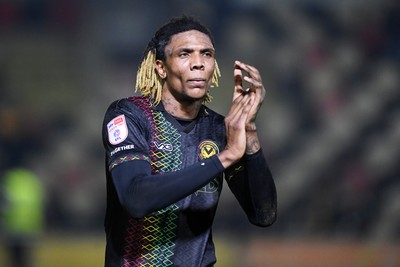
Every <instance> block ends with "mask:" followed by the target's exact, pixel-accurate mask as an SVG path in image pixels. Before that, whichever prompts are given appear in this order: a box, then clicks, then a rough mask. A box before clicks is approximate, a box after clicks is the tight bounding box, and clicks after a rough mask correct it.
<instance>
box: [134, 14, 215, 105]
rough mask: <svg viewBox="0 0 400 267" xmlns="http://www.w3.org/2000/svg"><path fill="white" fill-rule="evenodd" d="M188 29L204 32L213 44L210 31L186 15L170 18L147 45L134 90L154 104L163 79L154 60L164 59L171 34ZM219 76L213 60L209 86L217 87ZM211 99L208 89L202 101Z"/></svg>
mask: <svg viewBox="0 0 400 267" xmlns="http://www.w3.org/2000/svg"><path fill="white" fill-rule="evenodd" d="M190 30H197V31H200V32H202V33H204V34H206V35H207V36H208V37H209V38H210V40H211V42H212V44H213V45H214V39H213V37H212V35H211V33H210V31H209V30H208V29H207V28H206V27H205V26H204V25H203V24H201V23H200V22H199V21H197V20H195V19H194V18H192V17H187V16H182V17H179V18H173V19H171V20H170V21H169V22H168V23H167V24H165V25H164V26H162V27H161V28H160V29H159V30H158V31H157V32H156V34H155V36H154V37H153V38H152V39H151V40H150V42H149V44H148V45H147V48H146V50H145V53H144V54H143V57H142V60H141V63H140V66H139V68H138V71H137V74H136V91H140V93H141V94H142V95H143V96H150V97H151V98H153V101H154V104H155V105H157V104H158V103H160V101H161V96H162V86H163V80H162V79H161V77H160V76H159V75H158V73H157V71H156V60H162V61H165V60H166V56H165V47H166V46H167V44H168V43H169V42H170V40H171V37H172V36H173V35H175V34H177V33H180V32H185V31H190ZM219 77H221V72H220V70H219V67H218V64H217V61H215V68H214V73H213V77H212V80H211V82H212V85H211V87H218V79H219ZM211 100H212V96H211V95H210V91H207V93H206V95H205V97H204V103H208V102H211Z"/></svg>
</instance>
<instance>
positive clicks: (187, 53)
mask: <svg viewBox="0 0 400 267" xmlns="http://www.w3.org/2000/svg"><path fill="white" fill-rule="evenodd" d="M189 55H190V54H189V52H186V51H183V52H180V53H179V57H188V56H189Z"/></svg>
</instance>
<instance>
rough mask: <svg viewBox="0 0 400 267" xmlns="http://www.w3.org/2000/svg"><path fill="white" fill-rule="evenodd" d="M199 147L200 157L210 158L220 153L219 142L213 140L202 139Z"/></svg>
mask: <svg viewBox="0 0 400 267" xmlns="http://www.w3.org/2000/svg"><path fill="white" fill-rule="evenodd" d="M199 149H200V154H199V158H200V159H208V158H209V157H211V156H214V155H215V154H218V153H219V148H218V146H217V144H215V143H214V142H213V141H211V140H204V141H202V142H201V143H200V145H199Z"/></svg>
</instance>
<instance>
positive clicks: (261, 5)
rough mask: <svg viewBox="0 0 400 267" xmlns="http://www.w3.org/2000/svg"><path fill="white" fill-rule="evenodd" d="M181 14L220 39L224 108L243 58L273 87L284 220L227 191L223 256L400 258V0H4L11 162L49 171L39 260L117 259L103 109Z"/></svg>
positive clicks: (4, 118)
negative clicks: (264, 222)
mask: <svg viewBox="0 0 400 267" xmlns="http://www.w3.org/2000/svg"><path fill="white" fill-rule="evenodd" d="M183 13H185V14H188V15H193V16H195V17H197V18H199V19H201V20H202V21H203V22H204V23H205V24H207V25H208V26H209V28H210V29H211V31H212V32H213V34H214V37H215V40H216V48H217V58H218V62H219V65H220V68H221V71H222V75H223V76H222V82H221V85H220V87H219V88H216V89H214V91H213V92H212V93H213V95H214V102H212V103H211V105H210V107H211V108H213V109H215V110H216V111H218V112H220V113H222V114H226V112H227V110H228V107H229V103H230V101H231V93H232V85H233V81H232V65H233V61H234V60H236V59H239V60H242V61H244V62H247V63H249V64H252V65H254V66H256V67H258V68H259V70H260V71H261V73H262V76H263V81H264V84H265V86H266V88H267V90H268V94H267V97H266V100H265V103H264V105H263V107H262V110H261V111H260V114H259V117H258V123H259V128H260V132H261V133H262V135H261V138H262V143H263V145H264V147H265V148H266V149H265V151H264V152H265V154H266V156H267V158H268V159H269V164H270V167H271V169H272V172H273V174H274V176H275V181H276V184H277V189H278V204H279V205H278V211H279V212H278V220H277V222H276V223H275V224H274V225H273V226H272V227H270V228H266V229H258V228H255V227H253V226H250V225H249V224H248V223H247V221H246V218H244V214H243V213H242V212H241V210H240V208H239V207H238V205H237V203H236V202H235V200H234V199H233V197H232V195H231V194H230V193H229V191H224V192H223V196H222V200H221V203H220V206H219V210H218V214H217V219H216V222H215V230H214V235H215V239H216V243H217V253H218V258H219V261H218V264H217V266H229V267H235V266H236V267H258V266H277V267H280V266H282V267H283V266H285V267H290V266H307V267H310V266H323V267H325V266H329V267H336V266H341V267H343V266H351V267H355V266H356V267H357V266H371V267H372V266H388V267H392V266H393V267H395V266H400V256H399V252H400V169H399V163H400V75H399V74H400V5H399V1H395V0H392V1H389V0H382V1H379V0H376V1H373V0H364V1H361V0H348V1H346V0H338V1H329V0H326V1H311V0H291V1H290V0H284V1H273V0H270V1H267V0H251V1H250V0H249V1H245V0H233V1H228V0H203V1H193V2H192V1H183V0H172V1H129V0H125V1H113V2H111V1H105V0H97V1H77V0H57V1H50V0H1V1H0V93H1V96H0V125H1V126H0V172H1V173H3V172H5V171H6V170H7V169H8V168H10V166H11V165H15V164H16V163H21V164H22V161H24V162H25V163H26V164H27V166H28V168H29V169H31V170H32V171H33V172H34V173H35V174H36V175H37V176H38V177H39V178H40V182H41V184H42V185H43V188H44V191H45V206H44V210H45V227H44V229H43V233H42V234H41V237H40V240H39V242H38V243H37V246H36V247H35V251H34V256H35V262H34V267H54V266H57V267H63V266H76V267H80V266H84V267H91V266H102V265H103V254H104V243H105V242H104V233H103V225H102V224H103V217H104V206H105V177H104V171H103V170H104V166H103V161H104V156H103V147H102V143H101V123H102V119H103V114H104V112H105V110H106V108H107V106H108V105H109V104H110V103H111V102H112V101H113V100H114V99H117V98H122V97H126V96H130V95H132V94H133V93H134V91H133V90H134V82H135V74H136V68H137V66H138V63H139V59H140V57H141V53H142V51H143V50H144V48H145V46H146V45H147V42H148V40H149V39H150V38H151V37H152V35H153V33H154V31H155V30H156V29H157V28H158V27H159V26H161V25H162V24H163V23H164V22H166V21H167V20H168V19H169V18H170V17H172V16H178V15H181V14H183ZM3 200H4V199H3ZM2 206H4V203H2ZM4 235H5V233H4V231H1V236H4ZM2 240H5V238H3V239H2ZM5 242H6V241H4V242H3V243H2V245H3V246H2V247H1V248H0V266H7V255H6V251H5V249H4V245H5Z"/></svg>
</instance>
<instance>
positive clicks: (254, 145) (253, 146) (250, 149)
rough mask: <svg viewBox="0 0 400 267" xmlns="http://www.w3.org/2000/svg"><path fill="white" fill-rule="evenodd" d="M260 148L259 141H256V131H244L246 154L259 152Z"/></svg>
mask: <svg viewBox="0 0 400 267" xmlns="http://www.w3.org/2000/svg"><path fill="white" fill-rule="evenodd" d="M260 148H261V145H260V141H259V139H258V134H257V130H255V129H254V130H247V131H246V154H247V155H252V154H254V153H256V152H257V151H259V150H260Z"/></svg>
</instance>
